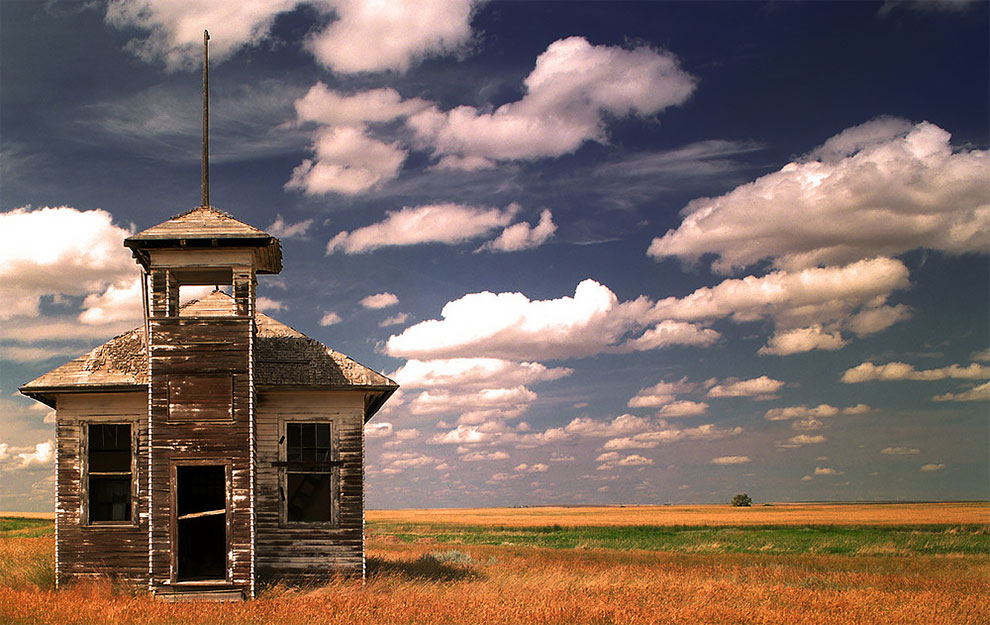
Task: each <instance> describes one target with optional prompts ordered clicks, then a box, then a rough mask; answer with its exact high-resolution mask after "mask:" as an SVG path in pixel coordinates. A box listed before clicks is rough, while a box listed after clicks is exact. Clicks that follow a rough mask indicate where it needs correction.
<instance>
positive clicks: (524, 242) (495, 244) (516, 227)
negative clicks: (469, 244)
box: [479, 209, 557, 252]
mask: <svg viewBox="0 0 990 625" xmlns="http://www.w3.org/2000/svg"><path fill="white" fill-rule="evenodd" d="M556 231H557V224H555V223H553V215H552V214H551V213H550V210H549V209H543V212H542V213H540V222H539V223H538V224H536V226H533V227H530V225H529V224H528V223H526V222H525V221H520V222H519V223H516V224H512V225H511V226H509V227H507V228H506V229H505V230H503V231H502V234H500V235H498V238H496V239H494V240H492V241H489V242H488V243H485V244H484V245H482V246H481V248H479V251H480V250H490V251H493V252H518V251H520V250H528V249H532V248H534V247H539V246H540V245H543V244H544V243H546V241H547V239H549V238H550V237H551V236H553V233H554V232H556Z"/></svg>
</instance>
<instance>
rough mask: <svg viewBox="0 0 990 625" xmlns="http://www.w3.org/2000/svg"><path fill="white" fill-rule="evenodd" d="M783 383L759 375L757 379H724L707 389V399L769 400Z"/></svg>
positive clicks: (782, 386)
mask: <svg viewBox="0 0 990 625" xmlns="http://www.w3.org/2000/svg"><path fill="white" fill-rule="evenodd" d="M784 384H785V382H782V381H781V380H775V379H773V378H770V377H767V376H765V375H761V376H760V377H758V378H750V379H748V380H740V379H738V378H726V379H725V380H722V382H720V383H719V384H716V385H715V386H713V387H711V388H710V389H708V396H709V397H753V398H756V399H770V398H772V397H773V394H774V393H776V392H777V391H779V390H780V389H782V388H784Z"/></svg>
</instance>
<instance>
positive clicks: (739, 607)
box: [0, 504, 990, 625]
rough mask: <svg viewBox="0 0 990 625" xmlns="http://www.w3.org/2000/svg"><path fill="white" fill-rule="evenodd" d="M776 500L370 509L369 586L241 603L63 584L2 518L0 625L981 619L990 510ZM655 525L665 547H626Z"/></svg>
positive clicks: (35, 526)
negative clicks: (723, 504)
mask: <svg viewBox="0 0 990 625" xmlns="http://www.w3.org/2000/svg"><path fill="white" fill-rule="evenodd" d="M778 508H779V509H780V510H781V511H780V512H779V514H780V515H781V516H777V517H771V516H759V520H755V521H752V522H750V523H746V522H745V521H740V520H736V521H734V522H732V521H731V519H733V518H736V519H745V518H746V517H744V516H737V515H745V513H747V512H752V513H756V514H754V515H752V516H754V517H755V516H757V515H761V514H762V511H763V509H762V508H753V509H750V510H743V511H739V510H732V509H729V508H724V509H721V508H720V509H716V508H714V507H707V506H706V507H695V508H651V509H645V508H598V509H578V508H564V509H545V508H529V509H512V510H470V511H388V512H385V511H382V512H378V511H369V513H368V517H369V524H368V529H369V540H368V579H367V580H366V581H364V582H362V581H360V580H332V581H330V582H329V583H327V584H325V585H322V586H318V587H308V588H293V587H289V586H285V585H277V586H274V587H269V588H266V589H265V590H264V591H263V592H262V593H261V596H260V597H259V598H258V599H256V600H254V601H248V602H244V603H238V604H210V603H190V604H168V603H164V602H162V601H159V600H156V599H154V598H153V597H150V596H148V595H147V593H146V592H144V591H142V590H140V589H129V588H126V587H121V586H115V585H114V584H112V583H110V582H105V583H99V584H79V585H75V586H72V587H69V588H65V589H62V590H59V591H57V592H56V591H54V590H52V589H51V583H52V578H53V575H52V574H53V570H52V548H53V541H52V535H51V529H50V525H49V524H46V522H44V521H32V522H30V523H31V524H28V522H26V521H22V522H18V523H14V522H8V523H3V522H0V622H2V623H12V624H14V623H80V624H82V623H99V624H101V625H102V624H111V623H140V624H158V623H176V624H178V623H194V624H197V623H202V624H214V623H217V624H223V623H231V624H234V623H237V624H240V623H250V624H263V623H273V624H283V625H285V624H296V623H300V624H301V623H354V624H365V623H368V624H370V623H424V624H432V623H498V624H503V623H504V624H512V623H546V624H557V623H560V624H564V623H629V624H637V623H727V624H728V623H788V624H791V623H794V624H800V623H809V624H810V623H815V624H818V623H832V624H836V625H844V624H853V623H855V624H860V623H910V624H933V625H937V624H949V623H951V624H958V623H981V624H984V623H988V622H990V553H988V549H987V545H990V526H988V524H987V513H988V511H990V506H988V505H986V504H963V505H961V506H957V505H955V504H929V505H922V506H914V505H911V506H904V507H898V506H893V507H887V506H884V507H883V509H881V508H877V509H873V507H872V506H855V507H852V506H851V507H849V508H847V509H845V510H841V511H837V510H834V509H833V510H831V512H829V511H825V512H823V514H828V515H830V516H828V517H826V518H828V519H834V520H830V521H827V522H823V519H822V518H821V517H817V518H814V519H813V523H814V524H815V525H814V526H807V525H806V523H807V521H800V520H798V519H801V518H808V516H807V515H811V516H812V517H813V516H814V514H815V513H816V511H817V510H818V508H808V507H804V509H802V507H800V506H773V507H772V508H770V507H768V508H766V510H773V512H774V513H777V512H778V511H777V510H776V509H778ZM826 508H836V507H835V506H830V507H828V506H827V507H826ZM699 509H700V510H705V511H707V512H709V513H710V515H709V516H710V517H711V518H712V519H715V520H714V521H713V522H712V523H711V524H708V526H707V527H706V524H705V522H704V521H705V520H706V519H705V518H703V517H699V516H698V515H697V514H696V513H695V512H693V511H694V510H699ZM665 511H666V512H670V513H671V516H670V517H663V514H662V513H664V512H665ZM431 514H434V515H436V516H435V517H431V516H430V515H431ZM651 514H655V515H659V516H655V517H650V516H649V515H651ZM861 514H862V517H861V516H860V515H861ZM644 515H646V516H644ZM802 515H805V516H802ZM947 518H951V519H954V520H952V521H944V520H942V519H947ZM673 519H676V520H673ZM861 519H865V520H861ZM881 519H883V520H881ZM829 523H831V524H832V525H829ZM674 526H689V527H688V528H684V529H679V528H678V527H674ZM393 528H400V529H399V530H396V531H393ZM409 528H413V529H414V530H415V531H412V530H410V529H409ZM410 532H411V533H410ZM654 535H666V536H667V537H668V538H667V539H664V540H667V541H668V542H662V543H660V544H662V545H665V546H664V547H663V548H662V549H644V548H637V547H636V545H637V544H653V543H652V542H650V541H653V540H654ZM567 536H573V537H576V538H575V540H577V541H578V542H577V544H573V543H569V542H567V540H565V539H566V537H567ZM558 537H561V538H560V540H559V541H558V540H557V539H558ZM899 537H900V538H899ZM506 539H507V540H506ZM544 544H548V545H553V546H542V545H544ZM595 545H604V546H595ZM628 545H632V546H631V547H627V546H628Z"/></svg>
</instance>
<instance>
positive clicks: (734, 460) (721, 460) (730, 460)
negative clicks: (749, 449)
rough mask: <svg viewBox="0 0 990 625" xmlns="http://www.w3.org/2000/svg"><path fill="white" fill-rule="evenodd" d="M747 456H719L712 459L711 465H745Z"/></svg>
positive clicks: (747, 459) (747, 460)
mask: <svg viewBox="0 0 990 625" xmlns="http://www.w3.org/2000/svg"><path fill="white" fill-rule="evenodd" d="M747 462H749V456H719V457H718V458H712V464H746V463H747Z"/></svg>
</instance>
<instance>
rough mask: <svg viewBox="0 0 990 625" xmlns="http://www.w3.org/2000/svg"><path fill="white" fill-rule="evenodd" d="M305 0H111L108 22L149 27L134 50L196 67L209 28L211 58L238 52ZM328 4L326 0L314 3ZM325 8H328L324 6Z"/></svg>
mask: <svg viewBox="0 0 990 625" xmlns="http://www.w3.org/2000/svg"><path fill="white" fill-rule="evenodd" d="M304 3H308V2H305V0H241V1H240V2H227V1H226V0H199V1H198V2H183V1H182V0H111V2H109V3H108V4H107V12H106V21H107V23H109V24H111V25H113V26H115V27H117V28H120V29H127V28H138V29H141V30H145V31H149V34H148V36H147V38H145V39H132V40H131V41H130V42H129V43H128V48H130V50H131V51H132V52H134V53H135V54H137V55H138V56H139V57H140V58H141V59H142V60H144V61H147V62H152V61H157V60H161V61H163V62H164V63H165V67H166V68H167V69H169V70H177V69H190V68H193V67H198V66H199V65H200V64H201V63H202V62H203V29H204V28H209V29H210V36H211V39H210V60H211V61H212V62H214V63H218V62H221V61H223V60H224V59H226V58H229V57H230V56H232V55H233V54H234V53H235V52H237V50H239V49H240V48H242V47H245V46H252V45H257V44H258V43H260V42H261V41H262V40H263V39H265V37H267V36H268V33H269V31H270V30H271V27H272V24H273V23H274V22H275V16H276V15H278V14H279V13H282V12H285V11H290V10H292V9H293V8H294V7H295V6H296V5H299V4H304ZM313 4H316V5H324V4H325V3H323V2H314V3H313ZM324 8H325V7H324Z"/></svg>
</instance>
